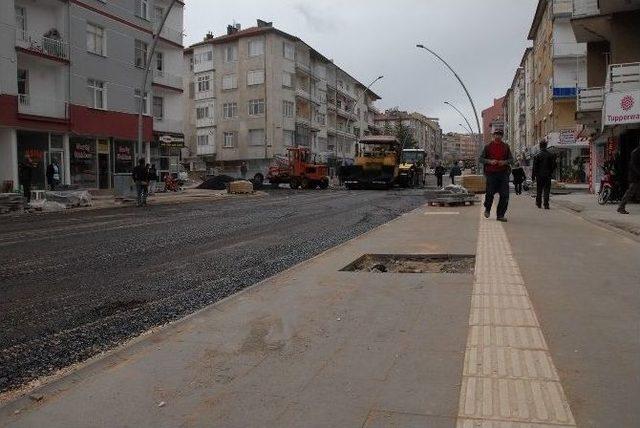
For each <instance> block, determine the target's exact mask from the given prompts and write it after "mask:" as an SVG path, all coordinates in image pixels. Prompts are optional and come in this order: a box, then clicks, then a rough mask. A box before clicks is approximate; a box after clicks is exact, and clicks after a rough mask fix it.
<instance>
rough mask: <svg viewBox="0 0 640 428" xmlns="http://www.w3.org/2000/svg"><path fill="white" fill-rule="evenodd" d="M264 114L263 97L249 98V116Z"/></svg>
mask: <svg viewBox="0 0 640 428" xmlns="http://www.w3.org/2000/svg"><path fill="white" fill-rule="evenodd" d="M259 114H264V99H263V98H261V99H259V100H249V116H257V115H259Z"/></svg>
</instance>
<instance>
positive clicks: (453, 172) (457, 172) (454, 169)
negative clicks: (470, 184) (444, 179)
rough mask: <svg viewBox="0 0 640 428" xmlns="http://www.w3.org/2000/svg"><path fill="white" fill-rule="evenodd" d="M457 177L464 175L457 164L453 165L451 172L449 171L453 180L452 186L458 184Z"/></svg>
mask: <svg viewBox="0 0 640 428" xmlns="http://www.w3.org/2000/svg"><path fill="white" fill-rule="evenodd" d="M456 175H462V170H461V169H460V167H459V166H458V164H457V163H456V162H454V163H453V165H451V170H450V171H449V177H450V178H451V184H456Z"/></svg>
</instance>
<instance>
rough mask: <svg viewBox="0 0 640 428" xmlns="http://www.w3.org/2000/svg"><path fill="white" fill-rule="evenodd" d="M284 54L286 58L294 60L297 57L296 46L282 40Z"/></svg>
mask: <svg viewBox="0 0 640 428" xmlns="http://www.w3.org/2000/svg"><path fill="white" fill-rule="evenodd" d="M282 55H283V56H284V57H285V58H286V59H290V60H292V61H293V60H294V59H295V58H296V47H295V45H293V44H292V43H287V42H282Z"/></svg>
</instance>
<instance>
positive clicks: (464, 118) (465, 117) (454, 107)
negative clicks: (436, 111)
mask: <svg viewBox="0 0 640 428" xmlns="http://www.w3.org/2000/svg"><path fill="white" fill-rule="evenodd" d="M444 103H445V104H446V105H448V106H449V107H451V108H452V109H454V110H455V111H457V112H458V114H459V115H460V117H461V118H462V119H463V120H464V121H465V123H466V124H467V128H468V129H469V130H470V131H469V132H470V133H471V136H472V137H473V135H474V134H475V132H473V131H472V130H473V127H472V126H471V124H470V123H469V120H468V119H467V116H465V115H464V114H463V113H462V112H461V111H460V110H459V109H458V108H457V107H456V106H454V105H453V104H451V103H450V102H449V101H445V102H444Z"/></svg>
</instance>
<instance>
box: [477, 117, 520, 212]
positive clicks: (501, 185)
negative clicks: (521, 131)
mask: <svg viewBox="0 0 640 428" xmlns="http://www.w3.org/2000/svg"><path fill="white" fill-rule="evenodd" d="M502 136H503V132H502V130H501V129H497V130H496V131H495V132H494V133H493V141H492V142H490V143H489V144H487V145H486V146H484V150H482V154H481V155H480V163H481V164H483V165H484V175H485V177H486V179H487V190H486V194H485V195H484V216H485V218H489V215H491V206H492V205H493V196H494V195H495V194H496V193H499V194H500V200H499V201H498V207H497V215H496V219H497V220H498V221H507V219H506V218H504V215H505V214H506V213H507V207H508V206H509V176H510V175H511V164H513V155H512V154H511V149H510V148H509V145H507V144H506V143H505V142H504V141H502Z"/></svg>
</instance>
